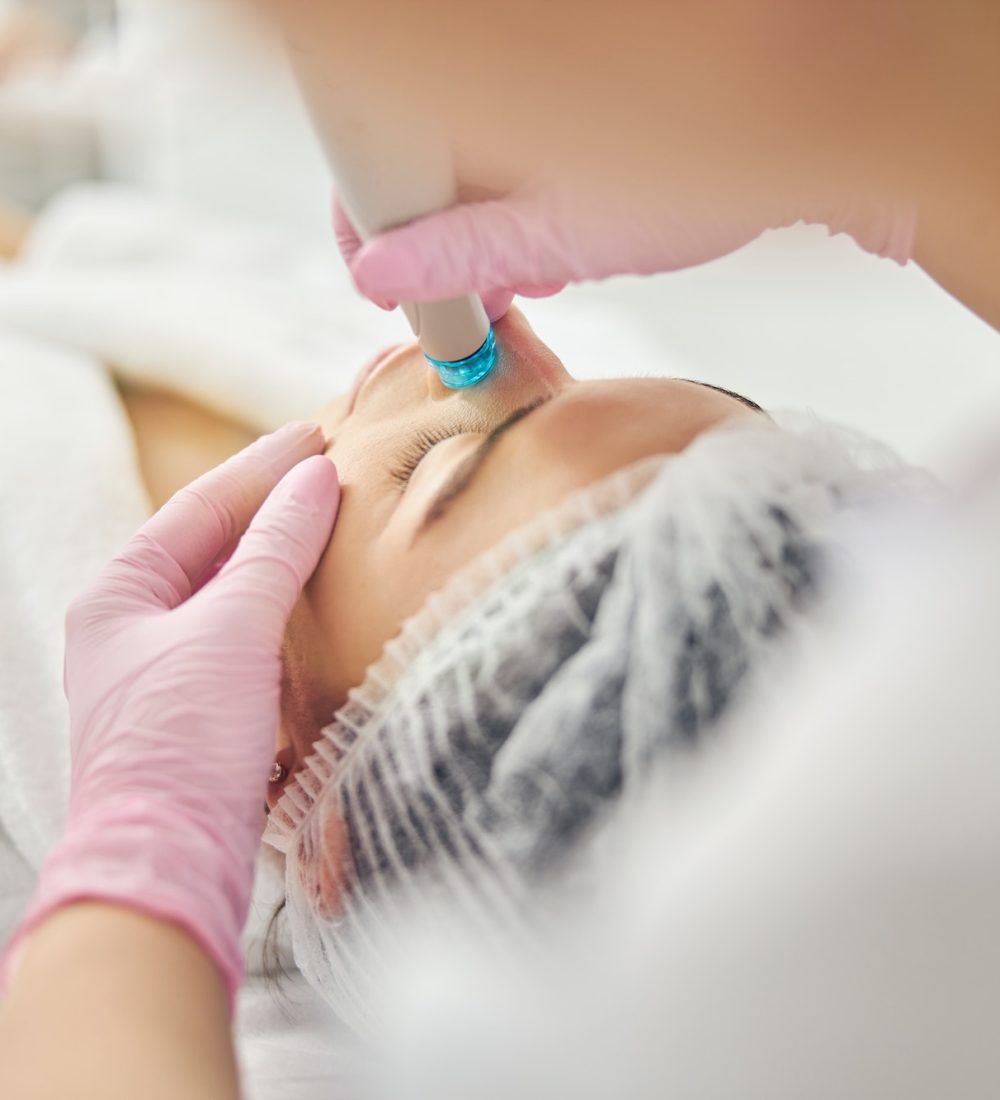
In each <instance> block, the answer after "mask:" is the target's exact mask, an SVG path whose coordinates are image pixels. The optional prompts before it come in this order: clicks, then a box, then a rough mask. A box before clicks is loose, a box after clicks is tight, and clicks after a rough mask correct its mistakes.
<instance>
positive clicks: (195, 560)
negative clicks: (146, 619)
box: [109, 423, 324, 608]
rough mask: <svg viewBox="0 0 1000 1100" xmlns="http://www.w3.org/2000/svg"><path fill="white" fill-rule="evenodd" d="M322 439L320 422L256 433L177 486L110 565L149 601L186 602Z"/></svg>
mask: <svg viewBox="0 0 1000 1100" xmlns="http://www.w3.org/2000/svg"><path fill="white" fill-rule="evenodd" d="M323 446H324V436H323V430H322V428H320V426H319V425H318V424H303V423H293V424H286V425H285V426H284V427H283V428H280V429H279V430H278V431H276V432H273V433H272V434H271V435H265V436H262V437H261V438H260V439H258V440H255V441H254V442H253V443H251V444H250V446H249V447H246V448H244V449H243V450H242V451H240V452H239V453H238V454H235V455H233V457H232V458H229V459H227V460H226V461H225V462H223V463H222V465H221V466H217V467H216V468H215V469H214V470H209V472H208V473H207V474H203V475H202V476H201V477H199V478H198V479H197V480H196V481H193V482H192V483H191V484H190V485H188V486H187V487H186V488H184V489H181V490H180V491H179V492H177V493H175V494H174V496H172V497H171V498H170V500H168V501H167V503H166V504H165V505H164V506H163V507H162V508H161V509H160V510H159V511H158V512H157V513H156V515H155V516H153V518H152V519H150V520H149V521H148V522H147V523H146V524H144V526H143V527H142V528H141V530H140V531H139V532H138V533H137V534H136V535H135V536H133V538H132V539H131V540H130V542H129V543H128V544H127V545H126V547H125V549H124V551H123V552H122V553H121V554H120V555H119V556H118V557H117V558H116V559H115V560H114V562H112V564H111V566H110V567H109V573H110V574H112V575H118V576H119V577H121V575H122V574H127V579H128V580H129V582H130V583H129V585H128V587H129V588H130V590H131V591H132V592H134V593H143V594H146V595H147V598H148V602H150V603H151V604H155V605H156V606H160V607H166V608H171V607H175V606H176V605H177V604H178V603H182V602H183V601H184V600H186V599H187V598H188V597H189V596H190V595H191V593H192V592H193V591H194V587H195V585H196V584H197V582H198V581H199V579H200V578H201V577H202V576H203V575H204V573H205V572H206V570H208V569H209V568H211V567H212V566H213V565H214V564H215V563H216V561H217V560H218V558H219V556H220V555H221V554H222V552H223V551H224V550H225V549H227V548H228V547H229V545H230V544H231V543H232V542H233V540H234V539H236V538H238V537H239V536H240V535H242V534H243V532H244V531H245V530H246V529H247V527H248V526H249V524H250V521H251V520H252V519H253V517H254V516H255V515H256V514H257V512H258V510H259V509H260V507H261V505H262V504H263V503H264V501H265V500H266V499H267V497H268V495H269V494H270V492H271V490H272V489H273V488H274V487H275V486H276V485H277V484H278V482H279V481H280V480H281V479H282V478H283V477H284V476H285V474H287V473H288V471H289V470H291V469H292V467H293V466H296V465H298V463H300V462H302V461H303V460H304V459H306V458H309V457H310V456H311V455H315V454H319V453H320V452H321V451H322V450H323ZM164 582H166V583H165V584H164Z"/></svg>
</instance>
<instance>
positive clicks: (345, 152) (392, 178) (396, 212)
mask: <svg viewBox="0 0 1000 1100" xmlns="http://www.w3.org/2000/svg"><path fill="white" fill-rule="evenodd" d="M300 60H301V59H300ZM299 79H300V83H301V85H302V88H303V90H304V92H305V94H306V98H307V100H308V102H309V106H310V110H311V113H312V117H313V121H314V123H315V125H316V128H317V129H318V131H319V135H320V138H321V140H322V142H323V146H324V149H325V152H326V156H327V160H328V161H329V163H330V166H331V167H332V169H333V174H334V178H335V180H336V184H337V193H338V197H339V198H340V201H341V203H342V204H343V207H344V209H345V210H346V211H347V214H348V217H350V219H351V221H352V223H353V224H354V227H355V229H356V230H357V231H358V234H359V235H360V237H361V239H362V240H368V239H369V238H370V237H373V236H375V235H377V234H378V233H381V232H383V231H384V230H386V229H391V228H393V227H394V226H398V225H403V224H405V223H406V222H409V221H413V220H414V219H415V218H418V217H420V216H421V215H423V214H429V213H433V212H434V211H437V210H442V209H444V208H445V207H448V206H451V205H453V204H454V203H455V201H456V199H457V194H456V182H455V171H454V166H453V161H452V156H451V151H450V148H449V146H448V143H447V142H446V141H445V140H444V138H443V137H442V135H440V134H436V133H435V132H434V130H433V127H432V126H431V125H430V124H424V123H423V122H419V123H418V124H412V125H407V124H406V123H404V122H401V121H400V120H399V119H398V118H394V119H386V118H382V119H381V120H377V119H376V118H374V117H373V116H372V114H371V113H369V114H368V116H367V117H362V116H361V110H360V107H358V106H357V104H358V100H359V98H360V97H359V94H358V91H357V89H354V88H347V87H345V86H343V85H342V84H340V83H339V82H338V81H337V79H336V78H335V77H334V76H333V75H332V74H331V73H330V72H329V70H327V71H321V72H317V71H315V69H313V67H312V66H310V65H305V66H301V65H300V66H299ZM411 122H412V120H411ZM401 308H402V309H403V312H404V313H405V314H406V318H407V320H408V321H409V322H410V327H411V328H412V329H413V333H414V335H415V336H416V337H417V339H418V340H419V341H420V346H421V348H422V349H423V352H424V356H425V357H426V359H427V361H428V362H429V363H430V364H431V365H432V366H433V367H434V368H435V369H436V370H437V372H438V374H439V375H440V376H441V380H442V381H443V382H444V384H445V385H446V386H449V387H451V388H452V389H461V388H463V387H465V386H473V385H475V384H476V383H477V382H480V381H482V379H484V378H485V377H486V376H487V375H488V374H489V373H490V371H492V370H493V368H494V367H495V366H496V362H497V347H496V340H495V339H494V336H493V329H492V326H491V325H490V319H489V317H488V316H487V314H486V310H485V309H484V308H483V303H482V301H481V300H480V298H479V296H478V295H475V294H469V295H466V296H465V297H463V298H451V299H448V300H446V301H439V302H410V303H403V304H402V306H401Z"/></svg>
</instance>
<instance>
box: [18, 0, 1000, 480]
mask: <svg viewBox="0 0 1000 1100" xmlns="http://www.w3.org/2000/svg"><path fill="white" fill-rule="evenodd" d="M235 6H238V5H235V3H234V0H119V2H118V4H117V5H116V6H115V5H113V4H112V3H111V0H31V2H29V3H27V4H25V3H24V2H19V0H0V13H2V14H3V16H4V18H5V19H9V18H10V16H11V14H12V13H13V12H15V11H18V10H19V11H21V12H23V10H24V9H25V8H26V7H27V8H30V9H33V10H35V11H36V12H37V11H38V10H44V9H46V8H48V9H50V10H51V13H53V14H54V15H55V16H56V17H57V18H64V17H66V15H67V13H68V15H69V23H70V24H72V25H74V27H75V30H77V31H79V30H80V29H81V28H82V29H83V37H82V38H79V39H77V41H76V45H75V49H74V52H73V54H72V56H71V57H70V59H69V61H68V62H61V61H59V60H58V59H57V58H48V59H44V58H43V61H42V63H40V64H39V63H35V64H32V65H30V66H23V67H20V68H18V67H16V66H15V67H11V66H9V65H5V68H6V71H5V74H4V78H3V82H2V85H0V196H2V197H4V198H6V199H10V200H13V201H14V202H15V203H17V204H20V205H22V206H30V207H33V208H35V209H39V208H42V207H43V206H44V203H45V201H46V200H47V199H49V198H51V197H52V196H53V195H54V194H57V193H58V192H59V190H60V188H62V187H63V186H65V185H67V184H69V183H71V182H73V181H74V180H75V179H79V178H88V177H94V176H97V177H100V178H106V179H112V180H118V181H125V182H129V183H132V184H136V185H139V186H141V187H143V188H148V189H150V190H152V191H155V192H158V193H164V194H169V195H171V196H174V197H177V198H180V199H182V200H183V201H184V202H185V203H188V204H190V205H192V206H193V207H194V208H196V209H197V210H199V211H201V212H203V213H208V214H212V215H217V216H218V217H219V218H223V219H234V218H236V219H242V220H251V221H256V222H266V223H268V224H269V225H270V226H272V227H273V226H281V227H284V228H285V229H286V230H287V233H288V234H289V236H290V238H295V239H299V240H306V239H308V240H310V241H312V242H326V241H328V242H329V248H330V249H331V250H332V249H333V248H334V244H333V240H332V235H331V234H330V231H329V225H328V209H329V181H328V178H327V174H326V172H325V169H324V166H323V164H322V161H321V159H320V156H319V153H318V150H317V147H316V145H315V143H314V142H313V139H312V136H311V133H310V130H309V126H308V122H307V120H306V119H305V116H304V112H303V110H302V108H301V106H300V105H299V102H298V98H297V96H296V93H295V90H294V87H293V86H292V82H291V80H290V78H289V76H288V74H287V72H286V71H285V70H284V68H283V66H282V65H281V64H280V63H279V62H278V60H277V59H276V57H275V56H273V54H272V53H271V51H270V50H269V49H267V48H266V46H265V44H264V43H262V42H260V41H258V40H256V39H255V37H254V36H253V35H252V34H251V33H249V32H248V31H247V30H246V28H244V27H242V26H241V25H240V24H239V22H238V21H237V20H235V19H234V18H233V17H232V12H233V8H234V7H235ZM4 55H5V54H4V49H3V48H0V58H3V57H4ZM595 303H600V304H601V309H599V310H597V315H599V316H608V317H612V318H614V323H605V324H602V325H594V324H593V323H592V321H589V320H587V318H592V317H593V315H594V313H595ZM577 307H581V308H580V312H579V316H580V318H581V324H582V325H583V324H585V325H587V326H588V327H587V329H586V332H587V339H586V346H587V348H588V349H589V353H590V354H589V359H588V362H587V363H585V364H579V363H574V361H573V359H572V357H571V355H570V354H569V352H568V350H567V349H566V348H565V347H561V346H560V345H559V344H558V343H556V341H553V343H554V344H555V348H556V351H557V352H560V353H563V354H564V357H565V358H566V361H567V365H568V366H569V367H570V369H573V368H574V366H576V367H582V371H583V373H591V374H593V373H598V372H599V368H602V367H603V368H606V371H607V373H609V374H610V373H617V372H622V373H628V372H629V371H635V370H639V371H648V370H650V369H651V363H652V367H653V368H655V367H657V366H661V367H662V368H664V369H666V370H667V371H669V372H670V373H684V374H686V375H688V376H690V377H695V378H700V379H704V380H706V381H711V382H714V383H717V384H719V385H723V386H726V387H729V388H732V389H735V390H738V391H740V392H742V393H745V394H747V395H748V396H751V397H754V398H755V399H757V400H758V401H760V402H761V403H762V404H764V405H766V406H771V407H779V406H793V407H805V408H810V409H813V410H815V411H816V412H818V413H820V414H821V415H824V416H827V417H830V418H833V419H836V420H840V421H843V422H846V423H849V424H852V425H855V426H857V427H859V428H862V429H864V430H865V431H867V432H870V433H871V434H874V435H876V436H879V437H880V438H882V439H884V440H886V441H887V442H889V443H891V444H892V445H893V446H895V447H896V448H897V449H898V450H900V451H901V452H902V453H903V454H904V455H905V456H906V457H908V458H910V459H913V460H916V461H919V462H923V463H926V464H928V465H930V466H932V467H933V468H935V469H937V470H939V471H940V472H943V473H948V472H949V470H950V468H951V466H952V464H953V462H954V456H955V455H956V453H957V452H960V451H961V445H962V443H963V441H964V440H965V439H966V438H967V437H968V436H969V434H970V433H972V432H974V431H976V430H978V429H979V428H981V427H982V426H984V425H986V424H988V423H989V421H990V418H991V417H994V418H996V417H997V416H998V414H1000V336H998V335H997V333H995V332H994V331H993V330H991V329H989V328H988V327H987V326H986V325H984V324H983V323H982V322H980V321H979V320H978V319H977V318H975V317H974V316H972V315H971V314H969V313H968V312H967V311H966V310H965V309H964V308H963V307H961V306H960V305H958V304H957V303H956V302H954V301H953V300H951V299H950V298H949V297H948V296H946V295H945V294H944V292H942V291H940V290H939V289H938V288H937V287H936V286H935V285H934V284H933V283H932V282H931V281H930V280H929V279H927V278H926V277H925V276H924V275H923V274H922V273H921V272H920V271H918V270H917V269H916V268H914V267H912V266H911V267H909V268H907V269H901V268H898V267H896V266H895V265H893V264H892V263H889V262H887V261H880V260H876V259H873V258H871V257H868V256H865V255H864V254H862V253H861V252H860V250H859V249H857V248H856V246H854V244H853V243H852V242H850V241H848V240H846V239H844V238H839V239H834V240H830V239H828V237H827V235H826V234H825V232H824V231H822V230H819V229H805V228H800V229H795V230H791V231H785V232H782V233H774V234H768V235H766V236H765V237H764V238H762V239H761V240H760V241H758V242H757V243H755V244H753V245H751V246H750V247H748V248H746V249H744V250H743V251H741V252H740V253H738V254H736V255H733V256H731V257H728V258H726V259H724V260H720V261H718V262H715V263H712V264H709V265H706V266H704V267H702V268H699V269H696V270H693V271H689V272H684V273H680V274H675V275H669V276H661V277H657V278H652V279H645V280H639V279H620V280H613V281H611V282H609V283H606V284H603V285H600V286H588V287H581V288H577V289H574V290H572V291H568V292H567V293H566V294H565V295H563V296H562V300H561V301H559V302H558V303H552V304H545V303H539V304H537V305H536V304H535V303H531V304H529V306H528V307H527V312H528V314H529V316H530V317H532V318H533V319H535V321H536V327H538V328H539V330H540V332H541V334H542V335H543V336H544V335H546V326H547V325H548V324H550V321H549V318H550V317H556V316H557V315H558V317H559V319H560V321H561V323H562V325H563V328H565V321H566V318H567V316H570V317H572V316H574V314H575V311H576V309H577ZM369 308H372V307H368V306H367V305H366V304H365V303H362V302H360V301H359V303H358V309H359V310H365V309H369ZM602 311H603V312H602ZM551 323H554V322H551ZM636 348H641V349H643V351H642V352H641V353H640V352H637V351H636V350H635V349H636ZM651 349H652V350H651ZM639 359H641V360H642V361H641V362H637V360H639ZM993 422H994V423H995V422H996V420H995V419H994V421H993Z"/></svg>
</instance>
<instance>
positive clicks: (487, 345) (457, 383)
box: [424, 325, 497, 390]
mask: <svg viewBox="0 0 1000 1100" xmlns="http://www.w3.org/2000/svg"><path fill="white" fill-rule="evenodd" d="M424 358H425V359H426V360H427V362H428V363H430V365H431V366H432V367H434V369H435V370H436V371H437V372H438V374H439V375H440V376H441V381H442V382H443V383H444V384H445V385H446V386H447V387H448V388H449V389H452V390H463V389H465V388H466V387H467V386H474V385H475V384H476V383H477V382H482V380H483V379H484V378H485V377H486V376H487V375H488V374H489V373H490V371H491V370H493V368H494V367H495V366H496V365H497V342H496V337H495V336H494V335H493V326H492V325H491V326H490V331H489V335H488V336H487V337H486V339H485V340H484V341H483V346H482V347H481V348H480V349H479V350H478V351H474V352H473V353H472V354H471V355H469V356H466V358H465V359H457V360H455V362H453V363H449V362H447V361H446V360H443V359H433V358H432V357H431V356H430V355H427V354H426V353H425V355H424Z"/></svg>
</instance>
